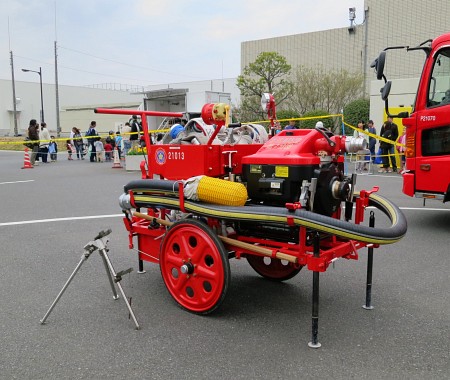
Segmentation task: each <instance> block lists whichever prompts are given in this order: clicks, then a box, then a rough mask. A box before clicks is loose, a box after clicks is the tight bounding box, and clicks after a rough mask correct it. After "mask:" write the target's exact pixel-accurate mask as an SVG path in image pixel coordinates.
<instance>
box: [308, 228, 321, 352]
mask: <svg viewBox="0 0 450 380" xmlns="http://www.w3.org/2000/svg"><path fill="white" fill-rule="evenodd" d="M319 256H320V236H319V233H316V235H315V236H314V257H319ZM312 298H313V302H312V336H311V342H309V343H308V346H309V347H310V348H319V347H320V346H321V344H320V343H319V339H318V335H319V272H316V271H314V272H313V294H312Z"/></svg>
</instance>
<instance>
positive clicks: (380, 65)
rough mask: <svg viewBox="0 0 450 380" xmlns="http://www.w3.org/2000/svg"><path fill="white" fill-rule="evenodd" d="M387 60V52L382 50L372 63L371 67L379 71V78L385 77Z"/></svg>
mask: <svg viewBox="0 0 450 380" xmlns="http://www.w3.org/2000/svg"><path fill="white" fill-rule="evenodd" d="M385 62H386V52H385V51H382V52H381V53H380V55H379V56H378V58H376V59H375V60H374V61H373V62H372V63H371V64H370V67H372V68H374V69H375V71H376V73H377V79H378V80H381V79H383V73H384V63H385Z"/></svg>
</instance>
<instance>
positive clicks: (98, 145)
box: [94, 137, 104, 162]
mask: <svg viewBox="0 0 450 380" xmlns="http://www.w3.org/2000/svg"><path fill="white" fill-rule="evenodd" d="M94 145H95V153H96V154H97V162H103V160H104V158H103V150H104V148H103V142H102V139H101V138H100V137H98V138H97V140H96V141H95V143H94Z"/></svg>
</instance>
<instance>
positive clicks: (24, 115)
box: [0, 80, 142, 136]
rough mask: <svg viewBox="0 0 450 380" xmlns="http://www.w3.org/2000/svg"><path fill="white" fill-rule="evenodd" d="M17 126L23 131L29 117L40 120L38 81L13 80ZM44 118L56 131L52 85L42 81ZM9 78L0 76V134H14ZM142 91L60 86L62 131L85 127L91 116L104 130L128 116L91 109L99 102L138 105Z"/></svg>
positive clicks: (124, 105) (53, 87) (126, 105)
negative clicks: (0, 77) (130, 91)
mask: <svg viewBox="0 0 450 380" xmlns="http://www.w3.org/2000/svg"><path fill="white" fill-rule="evenodd" d="M15 92H16V115H17V129H18V133H19V134H23V133H24V132H25V131H26V130H27V128H28V124H29V121H30V120H31V119H36V120H37V121H40V119H41V117H40V114H41V94H40V85H39V83H33V82H22V81H15ZM42 92H43V100H44V116H45V122H46V123H47V126H48V128H49V130H50V131H51V132H52V133H53V132H54V133H56V92H55V85H54V84H48V83H43V84H42ZM12 93H13V91H12V82H11V81H10V80H0V135H9V136H14V107H13V96H12ZM141 103H142V95H138V94H131V93H129V92H126V91H112V90H102V89H96V88H88V87H76V86H64V85H60V86H59V104H60V125H61V131H62V132H63V134H67V133H69V132H70V130H71V129H72V127H78V128H79V129H80V130H82V131H85V130H87V128H88V127H89V124H90V122H91V121H92V120H96V121H97V126H98V129H99V131H100V132H106V131H109V130H111V129H114V127H115V126H116V125H117V124H120V123H124V122H125V121H127V120H128V117H127V116H122V115H100V114H95V113H94V112H93V110H94V108H96V107H101V106H108V107H111V106H117V107H121V108H124V107H126V108H137V107H138V106H139V105H140V104H141Z"/></svg>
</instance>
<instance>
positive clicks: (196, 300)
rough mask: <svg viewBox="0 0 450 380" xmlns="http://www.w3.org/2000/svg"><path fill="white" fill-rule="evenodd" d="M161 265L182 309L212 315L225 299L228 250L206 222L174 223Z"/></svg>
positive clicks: (228, 272)
mask: <svg viewBox="0 0 450 380" xmlns="http://www.w3.org/2000/svg"><path fill="white" fill-rule="evenodd" d="M159 264H160V268H161V275H162V278H163V280H164V283H165V285H166V287H167V290H168V291H169V293H170V295H171V296H172V297H173V298H174V300H175V301H176V302H177V303H178V304H179V305H180V306H181V307H182V308H184V309H186V310H188V311H190V312H193V313H196V314H209V313H211V312H212V311H214V310H215V309H216V308H218V307H219V306H220V304H221V303H222V302H223V300H224V298H225V295H226V293H227V290H228V286H229V283H230V264H229V262H228V256H227V251H226V250H225V247H224V246H223V244H222V242H221V241H220V240H219V238H218V237H217V235H215V234H214V232H213V231H212V230H211V229H210V228H209V227H208V226H207V225H205V224H204V223H202V222H200V221H198V220H192V219H189V220H183V221H179V222H176V223H174V224H173V226H172V227H170V229H169V231H168V232H167V234H166V236H165V238H164V241H163V243H162V246H161V253H160V262H159Z"/></svg>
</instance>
